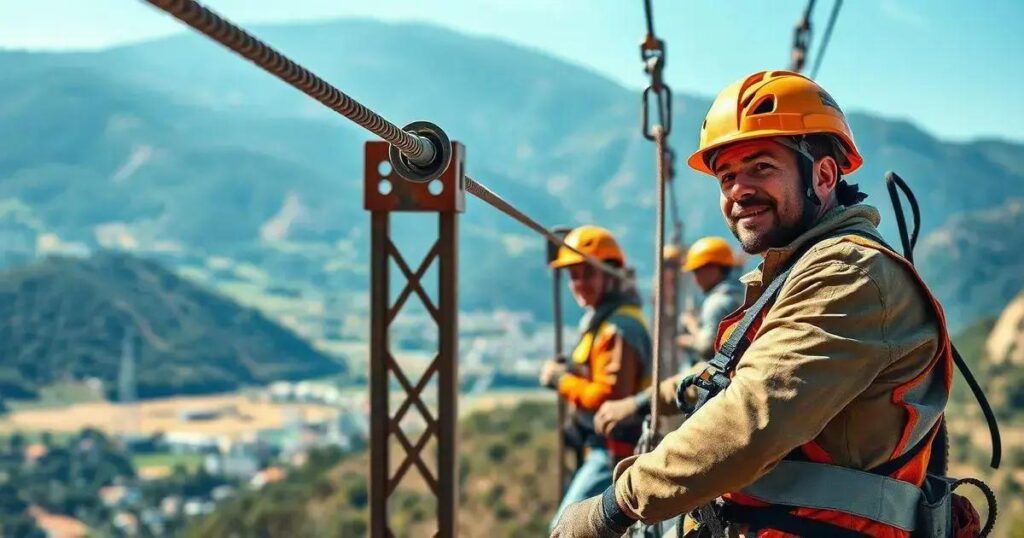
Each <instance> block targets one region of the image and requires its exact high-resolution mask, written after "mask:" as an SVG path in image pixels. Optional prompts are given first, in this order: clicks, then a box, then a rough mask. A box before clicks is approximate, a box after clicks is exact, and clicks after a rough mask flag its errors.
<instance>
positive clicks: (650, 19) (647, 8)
mask: <svg viewBox="0 0 1024 538" xmlns="http://www.w3.org/2000/svg"><path fill="white" fill-rule="evenodd" d="M644 18H645V19H646V20H647V35H651V36H652V35H654V13H653V10H651V0H644Z"/></svg>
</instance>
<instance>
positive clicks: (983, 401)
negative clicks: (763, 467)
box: [885, 172, 1003, 469]
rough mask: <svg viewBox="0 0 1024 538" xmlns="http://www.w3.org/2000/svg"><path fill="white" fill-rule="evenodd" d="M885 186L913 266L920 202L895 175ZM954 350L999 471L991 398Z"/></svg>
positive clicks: (999, 449) (999, 444)
mask: <svg viewBox="0 0 1024 538" xmlns="http://www.w3.org/2000/svg"><path fill="white" fill-rule="evenodd" d="M885 186H886V188H887V189H888V190H889V198H890V199H891V200H892V208H893V212H894V213H895V214H896V225H897V227H898V228H899V234H900V243H902V244H903V256H904V257H905V258H907V260H908V261H910V263H914V247H915V246H916V245H917V235H918V231H919V230H920V229H921V211H920V207H919V206H918V205H917V198H916V197H915V196H914V193H913V192H912V191H911V190H910V186H909V185H907V182H906V181H904V180H903V178H901V177H900V176H899V175H897V174H896V173H895V172H887V173H886V174H885ZM897 187H899V189H900V190H901V191H903V194H904V195H905V196H906V197H907V202H909V203H910V210H911V213H912V214H913V217H914V230H913V233H912V234H908V233H907V220H906V216H905V215H904V214H903V206H902V204H900V199H899V194H898V193H897V192H896V188H897ZM950 347H951V348H952V349H951V351H952V355H953V363H954V364H956V368H957V370H960V375H962V376H963V377H964V381H966V382H967V386H968V387H970V389H971V393H973V394H974V399H975V400H977V402H978V406H979V407H981V412H982V414H983V415H985V422H986V423H987V424H988V432H989V436H990V437H991V441H992V461H991V462H990V465H991V466H992V468H993V469H998V468H999V463H1000V461H1001V460H1002V454H1003V443H1002V436H1001V435H1000V433H999V422H998V421H997V420H996V415H995V413H994V412H993V411H992V406H991V405H990V404H989V402H988V397H986V396H985V391H984V389H982V388H981V385H980V384H979V383H978V380H977V379H975V378H974V373H973V372H971V368H970V366H968V365H967V361H965V360H964V358H963V357H962V356H960V352H959V351H958V350H957V349H956V346H954V345H952V343H950Z"/></svg>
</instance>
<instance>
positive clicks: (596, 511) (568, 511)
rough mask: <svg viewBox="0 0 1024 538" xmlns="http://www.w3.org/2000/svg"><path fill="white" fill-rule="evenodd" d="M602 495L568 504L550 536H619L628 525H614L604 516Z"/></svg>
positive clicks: (574, 537) (552, 537)
mask: <svg viewBox="0 0 1024 538" xmlns="http://www.w3.org/2000/svg"><path fill="white" fill-rule="evenodd" d="M603 497H604V496H603V495H595V496H594V497H591V498H589V499H584V500H582V501H580V502H578V503H573V504H570V505H569V506H567V507H566V508H565V511H563V512H562V516H561V517H559V518H558V522H557V523H555V529H554V530H553V531H552V532H551V538H620V537H621V536H622V535H623V534H625V533H626V531H628V530H629V527H628V526H625V527H622V526H619V525H616V524H615V523H613V522H612V521H611V520H609V519H608V518H607V517H605V513H604V508H603V507H602V500H603Z"/></svg>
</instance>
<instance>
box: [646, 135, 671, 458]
mask: <svg viewBox="0 0 1024 538" xmlns="http://www.w3.org/2000/svg"><path fill="white" fill-rule="evenodd" d="M654 146H655V151H656V154H657V158H656V161H655V162H656V163H657V165H656V168H657V176H658V207H657V211H656V213H657V215H656V217H655V219H656V221H655V222H656V227H655V236H654V249H655V250H656V251H657V254H656V255H655V259H654V262H655V264H654V305H655V306H654V334H653V336H652V339H653V340H654V361H653V362H654V365H653V368H652V371H651V378H652V380H653V381H652V384H651V436H652V439H651V440H650V442H649V444H650V445H651V447H650V448H653V446H654V445H656V444H657V442H656V438H657V432H658V419H659V418H660V416H661V415H660V413H659V411H660V410H661V404H660V403H659V400H661V398H658V384H659V383H660V382H661V354H662V351H663V350H662V349H661V344H662V341H661V324H662V317H663V315H664V310H665V305H664V304H663V303H662V295H661V292H662V289H661V287H662V286H661V285H662V279H663V273H664V270H665V191H666V183H668V181H669V179H668V173H667V172H668V170H667V169H666V167H665V157H666V152H665V131H664V129H662V127H661V126H660V125H656V126H654Z"/></svg>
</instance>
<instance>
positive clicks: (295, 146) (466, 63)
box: [0, 19, 1024, 326]
mask: <svg viewBox="0 0 1024 538" xmlns="http://www.w3.org/2000/svg"><path fill="white" fill-rule="evenodd" d="M253 31H254V33H255V34H256V35H258V36H260V37H261V38H263V39H264V40H265V41H267V42H268V43H271V44H273V45H274V46H276V47H278V48H279V49H280V50H281V51H283V52H284V53H286V54H288V55H290V56H291V57H293V58H294V59H296V60H298V61H299V62H301V63H303V64H304V65H306V66H307V67H310V68H311V69H312V70H314V71H316V72H317V73H318V74H320V75H321V76H322V77H323V78H324V79H326V80H328V81H330V82H332V83H334V84H336V85H337V86H339V87H340V88H341V89H343V90H344V91H346V92H347V93H349V94H350V95H352V96H353V97H355V98H357V99H359V100H361V101H362V102H363V103H365V104H366V105H368V106H370V107H372V108H374V109H375V110H377V111H379V112H380V113H381V114H383V115H384V116H385V117H388V118H390V119H391V120H392V121H394V122H395V123H398V124H400V125H401V124H404V123H406V122H408V121H412V120H416V119H430V120H431V121H434V122H436V123H438V124H439V125H442V126H443V127H444V128H445V129H446V130H447V132H448V134H449V135H450V136H451V137H452V138H453V139H458V140H460V141H462V142H463V143H465V144H466V146H467V153H468V157H467V164H468V170H469V172H470V173H471V174H472V175H473V176H474V177H475V178H477V179H479V180H481V181H482V182H483V183H485V184H487V185H488V186H490V187H491V188H492V189H493V190H495V191H496V192H497V193H499V194H501V195H503V196H505V197H506V198H508V199H509V200H510V201H512V202H513V203H515V204H516V205H517V206H519V207H520V208H522V209H523V210H524V211H525V212H527V213H528V214H530V215H531V216H533V217H535V218H536V219H537V220H539V221H541V222H543V223H546V224H549V225H556V224H566V225H573V224H579V223H584V222H598V223H600V224H602V225H605V226H607V227H609V228H611V229H612V230H613V231H614V232H616V233H617V234H618V235H619V236H620V238H621V240H622V242H623V243H624V245H625V246H626V249H627V251H628V254H629V256H630V259H631V261H632V263H634V264H635V265H636V266H637V267H638V269H639V273H640V275H641V277H642V278H641V280H642V282H647V281H648V280H649V278H648V277H647V276H646V275H649V274H650V269H651V266H652V261H653V233H652V230H653V226H654V202H655V192H654V187H655V181H654V162H653V157H654V149H653V146H652V144H650V143H649V142H647V141H646V140H644V139H643V138H642V136H641V134H640V132H639V126H638V115H639V106H640V100H639V91H637V90H632V89H628V88H624V87H622V86H620V85H618V84H616V83H614V82H612V81H610V80H608V79H606V78H603V77H601V76H599V75H597V74H595V73H593V72H591V71H588V70H587V69H584V68H581V67H579V66H574V65H570V64H567V63H565V62H563V61H560V60H557V59H554V58H551V57H548V56H546V55H544V54H543V53H541V52H539V51H536V50H530V49H526V48H523V47H520V46H515V45H512V44H509V43H505V42H502V41H498V40H494V39H490V38H484V37H480V36H474V35H467V34H461V33H457V32H454V31H451V30H447V29H443V28H439V27H434V26H428V25H422V24H412V23H384V22H378V21H372V20H356V19H354V20H339V21H333V22H326V23H319V24H307V25H277V26H258V27H254V28H253ZM679 61H685V59H681V60H679ZM743 74H744V73H737V78H738V77H739V76H742V75H743ZM668 82H669V83H671V82H672V81H668ZM844 91H853V90H852V89H843V88H839V89H834V90H833V95H834V96H835V97H836V98H837V100H838V101H839V102H840V103H842V101H843V92H844ZM709 103H710V101H709V100H708V99H706V98H703V97H699V96H690V95H682V94H677V96H676V98H675V103H674V111H675V112H674V114H675V116H674V119H673V122H674V126H675V127H674V131H673V134H672V136H671V138H670V142H671V143H672V144H673V145H674V146H675V147H676V149H677V152H678V153H679V154H680V156H681V158H680V162H679V163H678V165H677V166H676V169H677V171H678V176H677V178H676V179H675V189H676V191H677V193H678V198H679V201H680V204H681V208H682V217H683V221H684V223H685V227H686V238H687V239H688V240H693V239H695V238H697V237H699V236H701V235H704V234H712V233H714V234H719V235H724V234H727V233H728V232H727V230H726V229H725V227H724V226H723V223H722V221H721V216H720V215H719V212H718V206H717V189H716V186H715V184H714V182H712V181H710V180H708V178H706V177H702V176H699V175H697V174H696V173H694V172H692V171H690V170H688V169H687V168H686V167H685V165H684V164H683V160H684V157H685V155H686V154H687V152H688V151H689V150H690V149H692V147H693V146H694V143H695V139H696V133H697V127H698V125H699V123H700V121H701V119H702V118H703V114H704V112H705V111H706V109H707V108H708V106H709ZM849 118H850V123H851V125H852V128H853V130H854V132H855V133H856V136H857V142H858V145H859V147H860V149H861V150H862V152H863V153H864V155H865V156H866V164H865V166H864V167H863V169H862V170H861V171H858V172H857V173H856V174H855V175H853V176H852V177H851V178H850V179H851V180H852V181H856V182H858V183H859V184H860V185H862V187H863V190H865V191H866V192H867V193H869V195H870V198H869V202H872V203H874V204H876V205H877V206H879V208H880V209H881V210H882V213H883V215H884V218H883V227H882V231H883V233H885V234H886V235H887V236H888V237H890V238H891V239H892V240H893V242H894V243H896V238H895V234H894V230H895V229H894V227H893V222H894V221H893V219H892V217H891V209H889V205H888V201H887V196H886V194H885V189H884V185H883V182H882V176H883V174H884V172H885V171H887V170H890V169H892V170H896V171H897V172H899V173H900V174H901V175H902V176H903V177H904V178H905V179H906V180H907V181H908V182H909V183H910V184H911V186H912V187H914V188H915V191H916V193H917V196H918V198H919V199H920V201H921V203H922V207H923V212H924V215H923V220H922V250H921V252H920V253H919V255H918V264H919V266H920V267H921V268H922V272H924V273H925V274H926V277H927V278H928V281H929V282H930V283H931V284H932V285H933V286H934V287H935V288H936V290H938V294H939V297H940V299H941V300H943V302H944V303H945V304H946V307H947V311H948V312H949V313H950V318H951V320H952V322H953V323H954V325H957V326H961V325H963V324H965V323H969V322H970V321H972V320H973V319H976V318H977V317H979V316H984V315H994V314H995V313H996V312H998V311H999V310H1000V309H1001V308H1002V306H1004V305H1005V303H1006V302H1008V301H1009V299H1010V298H1011V297H1012V296H1013V295H1014V294H1015V293H1016V291H1018V290H1020V289H1021V288H1022V287H1024V271H1020V270H1012V269H1013V268H1018V269H1019V267H1020V266H1019V262H1017V261H1015V260H1013V259H1011V257H1005V258H1004V257H997V258H992V259H989V260H987V261H986V262H985V263H984V264H976V263H975V260H973V259H961V260H959V261H956V262H954V261H953V260H952V259H951V258H950V257H949V254H950V252H952V251H968V250H971V249H973V248H975V247H976V246H977V245H976V244H975V241H974V237H973V236H971V235H970V234H965V233H963V232H964V231H965V230H967V229H970V227H971V226H982V224H981V222H980V221H979V220H978V219H979V218H982V217H978V216H979V215H982V216H984V217H983V218H982V220H984V222H985V223H987V224H985V225H984V226H987V227H986V228H985V230H986V235H985V238H986V241H989V242H991V243H992V244H993V245H997V246H995V247H993V248H996V250H1000V251H1001V252H1004V251H1006V250H1007V249H1008V248H1009V246H1010V245H1014V244H1020V242H1021V241H1022V240H1024V237H1022V232H1021V229H1020V227H1019V226H1011V224H1012V223H1013V222H1014V221H1013V220H1012V219H1013V217H1011V216H1008V214H1007V212H1006V211H1005V207H1007V204H1011V205H1012V204H1013V203H1018V202H1013V200H1019V199H1024V146H1022V145H1021V144H1017V143H1013V142H1009V141H999V140H977V141H972V142H968V143H958V142H947V141H942V140H939V139H937V138H935V137H933V136H931V135H930V134H928V133H927V132H925V131H923V130H921V129H920V128H918V127H916V126H915V125H913V124H912V123H909V122H907V121H902V120H890V119H885V118H881V117H878V116H875V115H870V114H865V113H859V112H856V111H853V112H851V113H850V114H849ZM369 138H370V135H369V134H368V133H365V132H362V131H360V130H359V129H358V128H357V127H355V126H354V125H352V124H350V123H348V122H347V121H346V120H344V119H343V118H340V117H338V116H337V115H336V114H335V113H334V112H331V111H329V110H327V109H326V108H324V107H322V106H321V105H320V104H319V103H316V102H315V101H313V100H311V99H309V98H307V97H306V96H304V95H302V94H300V93H299V92H297V91H296V90H294V89H292V88H289V87H287V86H286V85H284V84H283V83H281V82H280V81H278V80H277V79H275V78H273V77H271V76H270V75H267V74H265V73H263V72H261V71H260V70H258V69H257V68H255V67H253V66H252V65H250V64H248V63H247V62H245V61H243V60H241V59H239V58H237V57H236V56H235V55H234V54H233V53H230V52H229V51H227V50H225V49H222V48H221V47H220V46H218V45H216V44H214V43H211V42H209V41H208V40H207V39H206V38H204V37H201V36H198V35H193V34H182V35H177V36H173V37H168V38H163V39H158V40H153V41H147V42H143V43H137V44H132V45H126V46H119V47H115V48H111V49H107V50H101V51H95V52H74V53H36V52H24V51H2V52H0V147H3V148H4V150H3V151H0V199H6V200H7V202H5V203H8V204H17V205H18V207H20V208H22V209H23V211H22V213H23V214H24V215H25V217H24V218H23V219H21V220H18V221H17V222H18V224H17V226H13V229H14V230H15V231H18V232H19V233H20V231H21V230H22V228H24V227H25V225H24V221H25V219H29V220H31V221H32V222H33V223H35V224H34V226H35V227H37V228H40V229H41V230H43V231H45V233H48V234H52V235H55V236H56V237H57V239H59V241H57V244H59V245H63V246H67V245H75V246H82V247H84V248H88V249H93V248H98V247H117V248H129V249H132V250H135V251H137V252H138V253H140V254H142V255H148V256H158V257H162V258H163V259H167V260H169V261H170V262H171V263H172V264H174V265H176V266H180V265H183V264H188V263H189V260H194V259H195V258H196V257H208V256H221V257H227V258H230V259H233V260H237V261H239V262H244V263H251V264H254V265H256V266H258V267H260V268H262V269H264V270H266V271H267V272H268V274H269V275H270V276H271V278H273V279H275V280H280V281H287V282H299V283H303V284H304V285H309V286H310V287H312V288H324V287H327V288H331V289H340V290H346V291H349V292H353V293H360V294H361V293H364V292H365V289H366V287H367V284H368V282H367V274H366V271H367V260H368V255H367V253H368V248H369V246H368V232H367V228H368V226H367V225H368V217H367V215H366V213H365V212H364V211H363V210H362V207H361V203H360V201H361V181H362V178H361V170H362V168H361V160H362V157H361V148H362V142H363V141H364V140H366V139H369ZM996 215H1000V216H1001V217H999V218H1003V217H1005V218H1007V219H1010V220H1007V221H1006V222H996V221H994V220H993V219H995V218H997V217H996ZM2 217H3V212H2V211H0V243H3V242H4V237H5V235H4V229H5V225H4V222H5V221H4V219H3V218H2ZM395 220H396V222H395V225H394V232H395V235H396V236H397V237H398V241H399V244H400V245H402V246H408V248H410V249H413V250H415V249H417V248H419V249H422V248H424V247H423V245H424V242H425V241H426V240H425V239H424V237H423V236H424V234H423V233H422V230H423V226H424V224H423V223H424V222H425V221H424V220H423V217H422V216H420V217H412V216H410V217H403V218H397V219H395ZM7 227H8V228H10V227H11V226H7ZM993 229H995V230H999V233H998V234H994V235H993V234H991V233H989V231H991V230H993ZM461 232H462V235H461V242H462V246H461V252H462V255H463V257H464V259H465V260H472V263H464V264H463V267H462V273H461V275H460V278H461V280H460V285H461V291H460V301H461V306H462V308H464V309H469V310H477V309H492V308H517V309H528V310H531V311H534V312H535V313H537V314H538V315H541V316H546V315H548V303H549V301H550V299H549V289H548V285H547V284H546V283H542V282H546V281H545V280H544V279H546V278H547V277H546V270H545V269H544V267H543V244H542V241H541V240H540V239H539V238H538V237H536V236H534V235H533V234H532V233H531V232H529V231H527V230H525V229H524V228H522V227H521V226H520V225H518V224H517V223H515V222H513V221H511V220H510V219H507V218H506V217H504V216H503V215H500V214H498V213H497V212H495V211H493V210H492V209H490V208H488V207H486V206H484V204H482V203H479V202H478V201H476V200H470V201H469V203H468V208H467V212H466V215H465V218H464V224H463V226H462V228H461ZM33 233H36V234H37V235H38V234H43V232H33ZM6 235H7V237H8V238H9V239H8V240H7V242H8V243H10V242H12V241H14V242H15V243H17V242H16V241H15V239H14V237H15V236H17V234H15V233H13V232H12V233H8V234H6ZM44 235H45V234H44ZM52 235H51V236H47V237H51V238H52ZM428 235H429V234H428ZM50 242H51V243H52V242H54V241H50ZM939 244H941V245H944V246H943V247H941V248H933V247H931V246H930V245H939ZM950 245H954V246H950ZM998 245H1002V246H998ZM986 264H987V265H986ZM1015 264H1016V265H1015ZM982 266H986V267H987V268H984V267H982ZM509 267H514V268H515V270H514V271H509V270H507V268H509ZM979 281H984V282H985V287H986V288H990V289H992V290H994V291H992V293H989V294H988V295H985V296H984V298H983V299H976V298H974V297H976V296H974V295H971V294H970V292H965V291H963V290H966V289H970V288H973V287H976V283H977V282H979ZM494 290H502V293H500V294H498V293H495V292H494ZM361 308H365V304H363V306H361Z"/></svg>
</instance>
